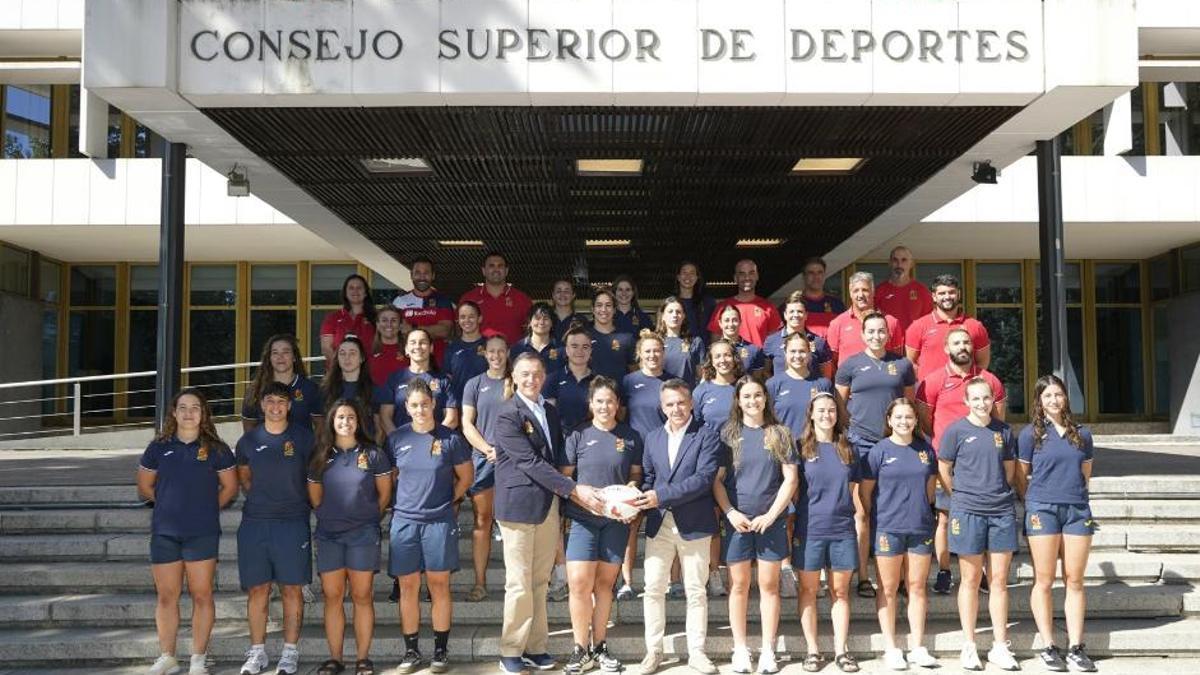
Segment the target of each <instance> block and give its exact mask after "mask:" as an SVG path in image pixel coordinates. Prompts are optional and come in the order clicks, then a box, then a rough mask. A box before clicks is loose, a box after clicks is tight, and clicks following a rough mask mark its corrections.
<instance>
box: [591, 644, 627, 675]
mask: <svg viewBox="0 0 1200 675" xmlns="http://www.w3.org/2000/svg"><path fill="white" fill-rule="evenodd" d="M592 660H593V661H595V662H596V663H598V664H599V665H600V670H603V671H604V672H606V673H619V672H621V671H622V670H625V666H623V665H621V660H620V659H618V658H617V657H615V656H613V655H612V654H610V653H608V642H607V641H605V642H601V643H600V644H598V645H596V646H595V647H594V648H593V649H592Z"/></svg>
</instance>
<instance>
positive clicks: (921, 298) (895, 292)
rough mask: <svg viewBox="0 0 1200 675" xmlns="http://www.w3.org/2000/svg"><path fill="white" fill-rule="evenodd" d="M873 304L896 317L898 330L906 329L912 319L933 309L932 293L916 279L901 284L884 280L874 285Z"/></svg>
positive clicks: (914, 319)
mask: <svg viewBox="0 0 1200 675" xmlns="http://www.w3.org/2000/svg"><path fill="white" fill-rule="evenodd" d="M875 306H876V307H877V308H879V311H881V312H883V313H884V314H890V315H891V316H894V317H896V321H898V322H899V323H900V330H901V331H907V330H908V327H909V326H911V325H912V323H913V322H914V321H916V320H917V319H919V318H921V317H923V316H925V315H926V314H928V313H930V312H932V311H933V294H932V293H930V292H929V289H928V288H925V285H924V284H922V283H921V282H919V281H917V280H916V279H914V280H912V281H910V282H908V283H907V284H905V285H903V286H896V285H895V284H893V283H892V282H891V281H885V282H883V283H882V284H879V285H878V286H876V287H875Z"/></svg>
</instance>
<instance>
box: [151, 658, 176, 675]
mask: <svg viewBox="0 0 1200 675" xmlns="http://www.w3.org/2000/svg"><path fill="white" fill-rule="evenodd" d="M178 672H179V660H178V659H176V658H175V657H174V656H173V655H171V654H163V655H162V656H160V657H158V660H157V661H155V662H154V665H152V666H150V670H149V673H148V675H172V673H178Z"/></svg>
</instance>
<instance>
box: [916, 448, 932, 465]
mask: <svg viewBox="0 0 1200 675" xmlns="http://www.w3.org/2000/svg"><path fill="white" fill-rule="evenodd" d="M917 459H919V460H921V463H922V464H929V451H928V450H921V451H920V452H918V453H917Z"/></svg>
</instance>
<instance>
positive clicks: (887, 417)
mask: <svg viewBox="0 0 1200 675" xmlns="http://www.w3.org/2000/svg"><path fill="white" fill-rule="evenodd" d="M901 406H906V407H908V408H909V409H910V410H912V414H913V417H914V418H916V419H918V420H919V419H920V416H918V415H917V404H916V403H913V402H912V401H911V400H909V399H907V398H904V397H903V396H901V397H900V398H897V399H892V402H891V403H889V404H888V407H887V410H885V411H884V413H883V437H884V438H887V437H888V436H891V435H892V431H893V429H892V422H891V419H892V411H893V410H895V409H896V408H899V407H901ZM912 436H913V438H922V439H923V438H925V434H923V433H921V425H920V424H919V423H918V424H917V425H915V426H914V427H913V430H912Z"/></svg>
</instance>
